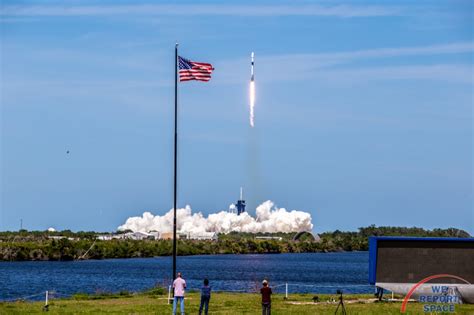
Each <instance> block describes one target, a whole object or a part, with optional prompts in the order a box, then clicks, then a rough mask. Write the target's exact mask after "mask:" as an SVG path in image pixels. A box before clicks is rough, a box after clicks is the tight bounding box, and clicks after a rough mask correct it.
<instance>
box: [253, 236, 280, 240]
mask: <svg viewBox="0 0 474 315" xmlns="http://www.w3.org/2000/svg"><path fill="white" fill-rule="evenodd" d="M255 239H257V240H277V241H282V240H283V237H281V236H256V237H255Z"/></svg>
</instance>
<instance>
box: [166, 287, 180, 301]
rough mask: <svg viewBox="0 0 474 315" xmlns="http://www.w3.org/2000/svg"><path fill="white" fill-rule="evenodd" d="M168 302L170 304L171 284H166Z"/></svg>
mask: <svg viewBox="0 0 474 315" xmlns="http://www.w3.org/2000/svg"><path fill="white" fill-rule="evenodd" d="M181 303H182V302H181ZM168 304H171V286H168Z"/></svg>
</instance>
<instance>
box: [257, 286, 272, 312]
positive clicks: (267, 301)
mask: <svg viewBox="0 0 474 315" xmlns="http://www.w3.org/2000/svg"><path fill="white" fill-rule="evenodd" d="M262 284H263V287H262V288H261V289H260V294H261V295H262V315H270V314H271V307H272V288H270V287H269V286H268V281H267V280H263V282H262Z"/></svg>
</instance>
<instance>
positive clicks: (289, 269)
mask: <svg viewBox="0 0 474 315" xmlns="http://www.w3.org/2000/svg"><path fill="white" fill-rule="evenodd" d="M368 260H369V255H368V253H367V252H350V253H306V254H268V255H208V256H187V257H178V271H181V272H182V273H183V276H184V278H185V279H186V281H187V284H188V289H197V288H199V287H200V286H201V283H202V279H203V278H204V277H208V278H209V280H210V282H211V285H212V288H213V290H222V291H245V292H253V291H254V290H255V289H256V288H257V287H258V286H260V283H261V281H262V279H264V278H266V279H268V280H269V281H270V284H271V286H272V287H273V288H274V291H276V292H280V293H283V292H284V291H285V283H288V284H289V287H288V289H289V292H290V293H291V292H301V293H334V292H335V291H336V289H338V288H340V289H342V290H343V291H344V292H347V293H371V292H373V288H372V287H371V286H368V285H367V281H368V280H367V279H368ZM171 267H172V259H171V257H156V258H130V259H106V260H85V261H70V262H56V261H34V262H0V300H11V299H17V298H20V297H26V296H30V295H34V294H40V293H42V292H43V293H42V296H44V291H46V290H50V291H54V292H55V294H56V296H64V295H66V296H68V295H71V294H74V293H79V292H85V293H96V292H119V291H121V290H127V291H131V292H136V291H142V290H145V289H147V288H151V287H153V286H154V285H156V284H159V285H162V286H163V285H166V284H167V283H169V278H170V272H171V270H170V269H171ZM40 298H41V295H38V296H35V297H31V298H29V299H40Z"/></svg>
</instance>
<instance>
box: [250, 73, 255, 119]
mask: <svg viewBox="0 0 474 315" xmlns="http://www.w3.org/2000/svg"><path fill="white" fill-rule="evenodd" d="M254 107H255V82H254V81H250V126H252V127H253V126H254V125H255V123H254Z"/></svg>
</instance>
